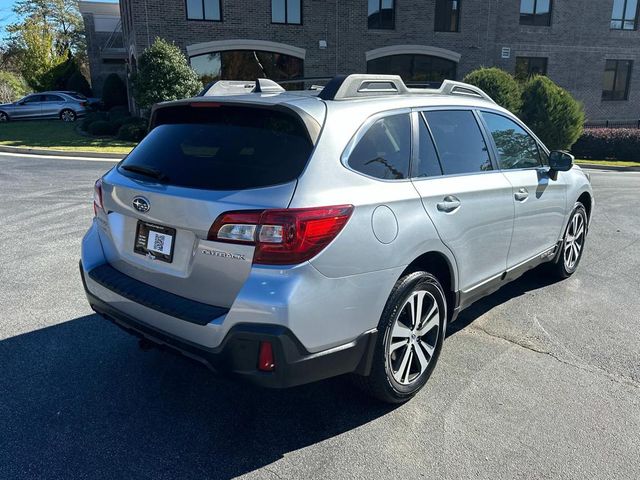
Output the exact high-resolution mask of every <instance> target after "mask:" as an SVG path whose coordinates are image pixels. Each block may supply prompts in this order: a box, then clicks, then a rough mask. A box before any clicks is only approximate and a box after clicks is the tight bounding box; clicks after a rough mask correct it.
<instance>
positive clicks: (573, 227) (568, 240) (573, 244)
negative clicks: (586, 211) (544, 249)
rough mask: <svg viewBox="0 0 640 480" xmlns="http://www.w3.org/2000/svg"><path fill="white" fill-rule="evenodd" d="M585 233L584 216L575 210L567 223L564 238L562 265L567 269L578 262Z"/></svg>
mask: <svg viewBox="0 0 640 480" xmlns="http://www.w3.org/2000/svg"><path fill="white" fill-rule="evenodd" d="M585 233H586V232H585V221H584V216H583V215H581V214H580V212H576V213H575V214H574V215H573V218H572V219H571V222H570V223H569V227H568V228H567V234H566V237H565V240H564V252H563V256H564V266H565V268H566V269H567V270H569V271H571V270H573V269H574V268H575V267H576V265H577V264H578V260H579V259H580V253H581V252H582V247H583V246H584V239H585Z"/></svg>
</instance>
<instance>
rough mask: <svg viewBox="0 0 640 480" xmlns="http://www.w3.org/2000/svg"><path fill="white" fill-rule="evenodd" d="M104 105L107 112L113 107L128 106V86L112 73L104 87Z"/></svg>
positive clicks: (105, 80) (106, 79)
mask: <svg viewBox="0 0 640 480" xmlns="http://www.w3.org/2000/svg"><path fill="white" fill-rule="evenodd" d="M102 103H103V104H104V106H105V108H106V109H107V110H110V109H111V108H113V107H116V106H120V105H126V104H127V86H126V85H125V84H124V82H123V81H122V79H121V78H120V76H119V75H118V74H116V73H110V74H109V75H107V78H105V79H104V85H103V86H102Z"/></svg>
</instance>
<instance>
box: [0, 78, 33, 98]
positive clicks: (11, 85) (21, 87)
mask: <svg viewBox="0 0 640 480" xmlns="http://www.w3.org/2000/svg"><path fill="white" fill-rule="evenodd" d="M27 93H28V87H27V84H26V83H25V81H24V80H23V79H22V78H21V77H19V76H18V75H16V74H15V73H12V72H8V71H0V103H8V102H13V101H15V100H17V99H19V98H22V97H24V96H25V95H26V94H27Z"/></svg>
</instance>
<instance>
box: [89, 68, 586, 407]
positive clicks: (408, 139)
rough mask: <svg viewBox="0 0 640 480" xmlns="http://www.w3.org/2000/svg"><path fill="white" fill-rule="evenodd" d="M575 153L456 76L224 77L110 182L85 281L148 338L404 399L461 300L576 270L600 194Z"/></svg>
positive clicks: (165, 119) (169, 111) (171, 113)
mask: <svg viewBox="0 0 640 480" xmlns="http://www.w3.org/2000/svg"><path fill="white" fill-rule="evenodd" d="M572 160H573V158H572V157H571V156H570V155H569V154H567V153H565V152H561V151H553V152H549V151H548V149H547V148H546V147H545V146H544V145H543V144H542V142H541V141H540V140H539V139H538V138H537V137H536V136H535V135H534V134H533V133H532V132H531V131H530V130H529V129H528V128H527V127H526V126H525V125H524V124H523V123H522V122H521V121H520V120H518V118H516V117H515V116H513V115H512V114H511V113H509V112H508V111H506V110H505V109H503V108H501V107H499V106H498V105H496V104H495V103H494V102H493V101H492V100H491V98H489V97H488V96H487V95H486V94H485V93H484V92H483V91H481V90H479V89H478V88H476V87H473V86H471V85H466V84H462V83H458V82H451V81H445V82H444V83H443V84H442V86H441V87H440V88H439V89H420V90H418V89H410V88H407V86H406V85H405V84H404V83H403V82H402V80H401V79H400V77H397V76H380V75H349V76H341V77H336V78H334V79H333V80H331V81H330V82H329V83H328V84H327V85H326V86H325V87H324V88H322V89H320V88H315V89H312V90H309V91H301V92H285V91H284V90H283V89H282V88H281V87H280V86H278V85H277V84H275V83H273V82H271V81H268V80H264V79H260V80H257V81H255V82H233V81H227V82H225V81H221V82H218V83H216V84H215V85H213V86H212V87H211V88H210V89H209V91H208V92H206V93H205V94H204V96H201V97H198V98H192V99H188V100H180V101H173V102H167V103H161V104H159V105H157V106H156V107H155V108H154V109H153V111H152V114H151V119H150V133H149V134H148V136H147V137H146V138H145V139H144V140H143V141H142V142H141V143H140V144H139V145H138V146H137V147H136V148H135V149H134V150H133V151H132V152H131V153H130V154H129V155H128V156H127V157H126V158H125V159H124V160H123V161H122V162H120V163H119V164H118V165H117V166H115V167H114V168H112V169H111V170H110V171H109V172H107V173H106V174H105V175H104V176H103V177H102V178H101V179H99V180H98V181H97V182H96V185H95V195H94V210H95V218H94V220H93V223H92V225H91V227H90V229H89V231H88V232H87V234H86V235H85V237H84V239H83V242H82V257H81V264H80V269H81V275H82V281H83V283H84V287H85V290H86V294H87V297H88V299H89V303H90V304H91V307H92V308H93V309H94V310H95V311H96V312H97V313H98V314H100V315H102V316H103V317H105V318H106V319H108V320H110V321H112V322H113V323H115V324H116V325H118V326H120V327H122V328H124V329H125V330H127V331H129V332H130V333H133V334H134V335H136V336H138V337H140V338H141V344H142V345H143V346H149V345H161V346H168V347H170V348H171V349H173V350H176V351H178V352H181V353H183V354H184V355H187V356H189V357H192V358H194V359H197V360H199V361H201V362H203V363H205V364H206V365H207V366H209V367H211V368H212V369H213V370H215V371H218V372H222V373H228V374H231V375H233V376H236V377H241V378H244V379H247V380H249V381H251V382H253V383H255V384H258V385H262V386H267V387H289V386H294V385H300V384H303V383H308V382H312V381H316V380H320V379H324V378H328V377H332V376H336V375H341V374H346V373H350V374H352V376H353V377H354V379H356V383H358V384H360V385H361V386H362V387H363V388H365V389H366V390H367V391H368V392H370V393H371V394H372V395H374V396H375V397H377V398H379V399H381V400H383V401H387V402H403V401H406V400H408V399H409V398H411V397H412V396H413V395H415V393H416V392H417V391H418V390H420V388H421V387H422V386H423V385H424V384H425V383H426V382H427V380H428V378H429V376H430V375H431V372H432V371H433V369H434V367H435V365H436V362H437V360H438V356H439V355H440V351H441V348H442V342H443V340H444V338H445V333H446V329H447V325H448V323H449V322H451V321H453V320H455V318H456V316H457V315H458V312H460V310H462V309H463V308H465V307H467V306H469V305H470V304H471V303H472V302H474V301H476V300H478V299H480V298H481V297H483V296H485V295H487V294H489V293H491V292H493V291H495V290H496V289H498V288H500V286H502V285H504V284H505V283H506V282H509V281H511V280H514V279H516V278H517V277H518V276H520V275H521V274H522V273H523V272H525V271H527V270H529V269H531V268H533V267H536V266H538V265H540V264H542V263H548V264H549V265H548V267H549V268H548V270H547V271H546V272H547V274H552V275H558V276H560V277H568V276H570V275H571V274H573V273H574V272H575V270H576V268H577V266H578V264H579V262H580V258H581V256H582V254H583V251H584V245H585V239H586V235H587V231H588V227H589V220H590V217H591V212H592V209H593V206H594V201H593V193H592V189H591V186H590V182H589V177H588V176H587V175H586V174H585V173H583V172H582V170H581V169H580V168H579V167H577V166H574V165H572Z"/></svg>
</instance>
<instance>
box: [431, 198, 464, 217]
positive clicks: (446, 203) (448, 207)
mask: <svg viewBox="0 0 640 480" xmlns="http://www.w3.org/2000/svg"><path fill="white" fill-rule="evenodd" d="M436 206H437V207H438V210H440V211H441V212H446V213H449V212H453V211H454V210H456V209H457V208H460V200H459V199H458V198H456V197H454V196H453V195H447V196H446V197H444V198H443V199H442V201H441V202H438V204H437V205H436Z"/></svg>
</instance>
